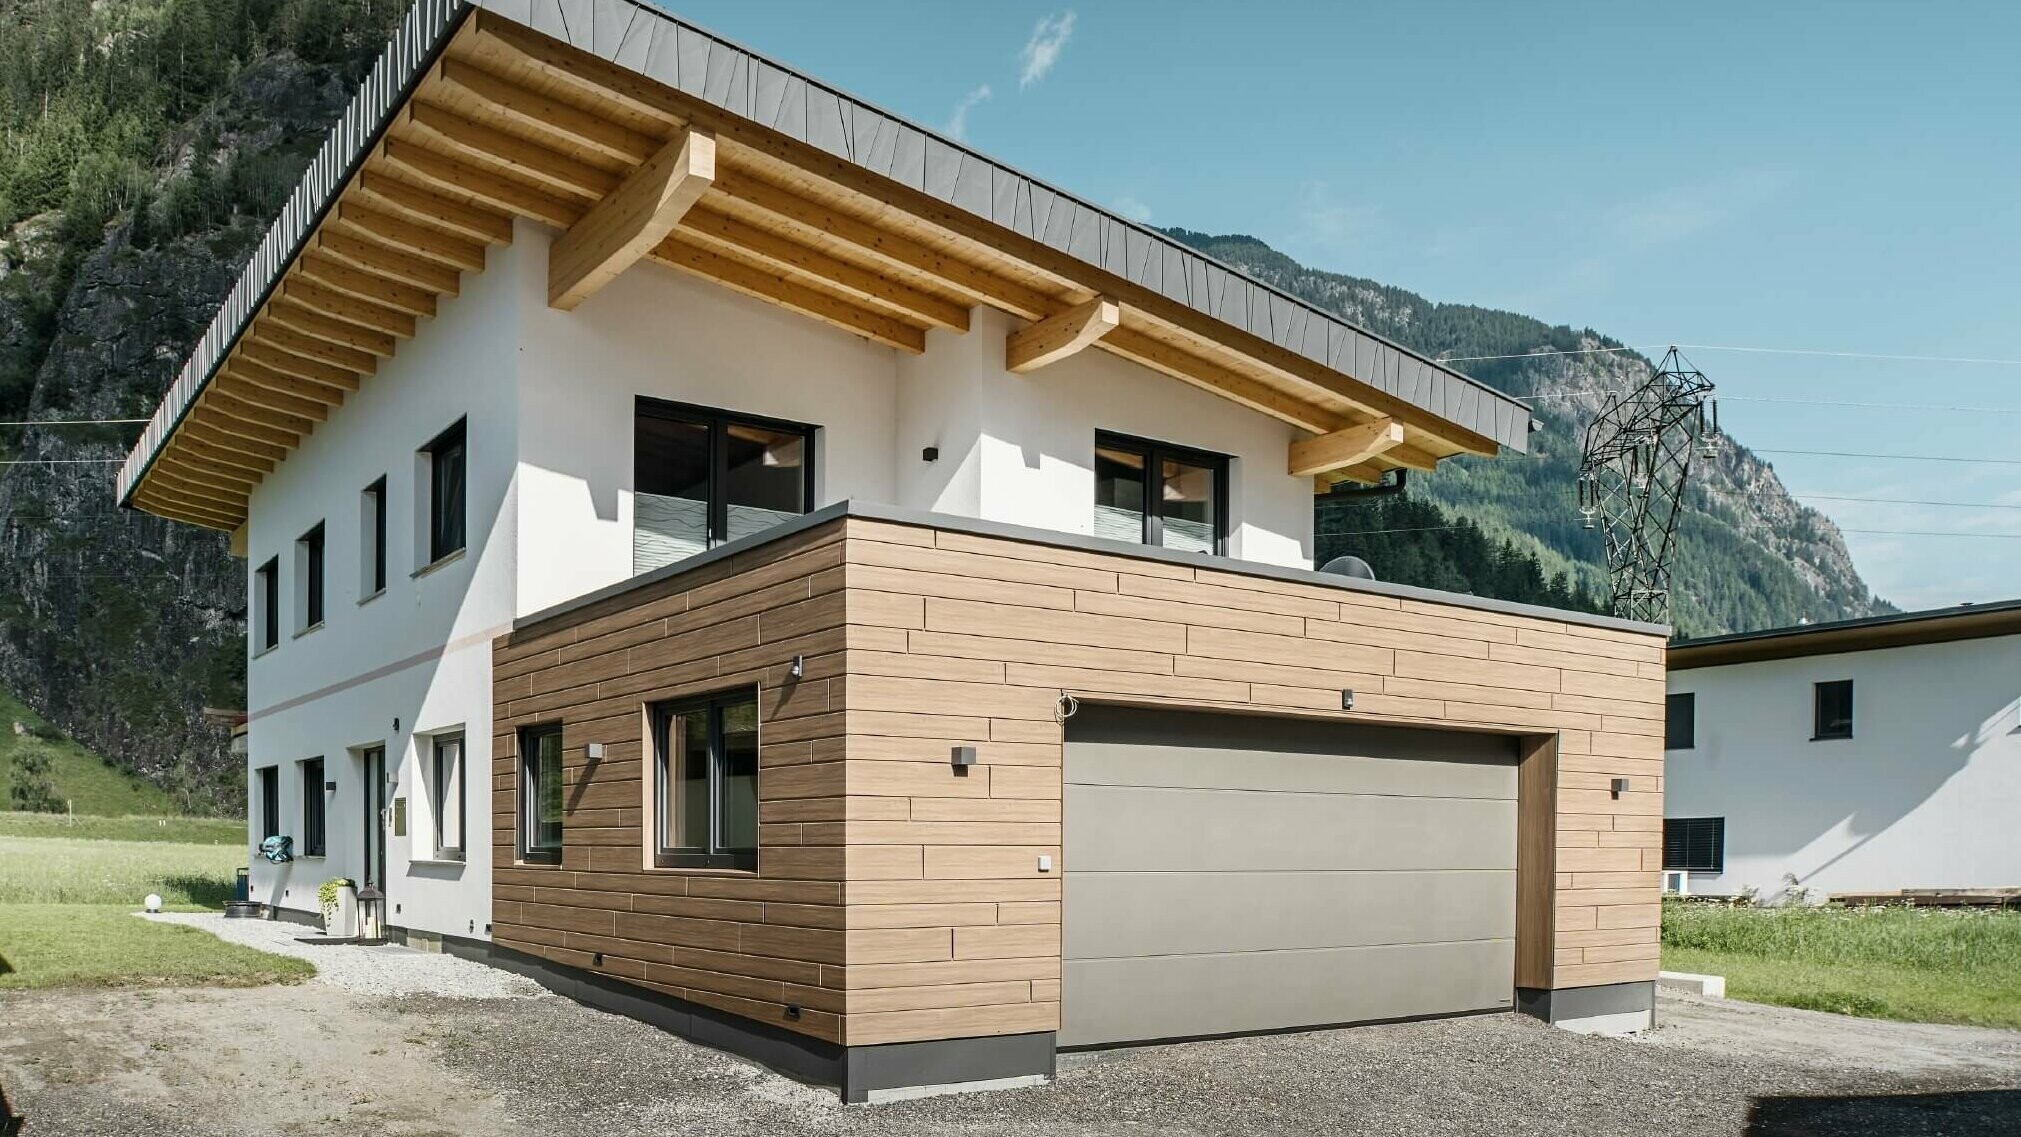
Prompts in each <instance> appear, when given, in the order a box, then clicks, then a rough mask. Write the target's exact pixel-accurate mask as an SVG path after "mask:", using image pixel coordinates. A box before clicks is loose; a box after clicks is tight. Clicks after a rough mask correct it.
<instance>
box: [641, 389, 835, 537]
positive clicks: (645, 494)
mask: <svg viewBox="0 0 2021 1137" xmlns="http://www.w3.org/2000/svg"><path fill="white" fill-rule="evenodd" d="M632 466H633V468H632V475H633V481H632V485H633V488H634V493H633V496H632V513H633V529H632V533H633V536H632V572H634V573H642V572H645V571H647V570H649V569H655V568H658V567H660V566H661V565H666V564H672V563H673V562H675V561H678V560H681V559H683V558H685V557H691V556H693V555H695V554H696V553H699V552H701V551H703V550H704V549H708V548H711V547H712V546H715V545H720V544H723V543H724V542H726V541H734V540H736V539H737V538H739V537H746V536H749V535H751V534H753V533H759V532H762V531H764V530H766V529H769V528H771V527H772V526H774V525H777V524H779V523H780V522H782V521H787V520H790V519H792V518H795V517H798V516H800V515H801V514H803V513H806V512H807V511H808V509H809V508H811V504H812V502H813V500H814V428H813V427H811V426H806V425H803V424H799V423H790V422H780V421H778V420H775V419H762V418H754V417H751V416H749V415H736V414H729V413H726V412H723V411H715V410H707V409H704V408H700V407H689V406H682V405H679V404H675V403H668V402H663V401H661V400H659V399H648V398H644V397H640V399H639V400H638V405H637V413H636V414H635V415H634V417H633V429H632Z"/></svg>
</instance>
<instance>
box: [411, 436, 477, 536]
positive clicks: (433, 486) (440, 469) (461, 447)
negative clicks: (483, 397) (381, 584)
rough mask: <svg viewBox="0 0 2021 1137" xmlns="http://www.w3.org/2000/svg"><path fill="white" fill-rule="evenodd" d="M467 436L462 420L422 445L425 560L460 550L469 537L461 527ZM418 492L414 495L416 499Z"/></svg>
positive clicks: (465, 495)
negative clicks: (425, 517)
mask: <svg viewBox="0 0 2021 1137" xmlns="http://www.w3.org/2000/svg"><path fill="white" fill-rule="evenodd" d="M467 451H468V437H467V432H466V426H465V420H461V419H459V420H457V423H456V425H455V426H452V427H450V428H449V429H448V430H445V431H443V432H442V433H441V434H438V435H436V436H435V439H434V441H432V442H430V443H429V444H428V445H426V446H424V447H422V448H421V456H422V458H423V459H424V462H423V463H422V465H424V466H425V467H426V469H427V477H426V479H425V481H424V484H425V485H426V486H427V490H428V519H427V520H428V529H427V532H426V534H425V537H426V541H425V543H424V547H425V548H426V549H427V550H428V563H429V564H431V565H432V564H434V563H435V562H436V561H439V560H441V559H442V558H444V557H447V556H450V555H452V554H454V553H459V552H462V551H463V546H464V543H465V541H466V540H467V539H468V536H467V534H466V532H465V529H464V519H465V516H466V509H465V502H464V499H465V498H466V497H467V495H468V487H467V486H466V485H465V479H464V474H465V470H466V468H467V466H468V464H469V463H468V453H467ZM418 496H419V495H417V498H418Z"/></svg>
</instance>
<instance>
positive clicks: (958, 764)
mask: <svg viewBox="0 0 2021 1137" xmlns="http://www.w3.org/2000/svg"><path fill="white" fill-rule="evenodd" d="M948 761H949V762H951V763H952V764H953V765H954V772H955V773H957V774H966V773H968V768H969V767H970V766H973V765H975V747H973V746H957V747H955V748H954V750H953V751H952V752H951V753H950V754H949V756H948Z"/></svg>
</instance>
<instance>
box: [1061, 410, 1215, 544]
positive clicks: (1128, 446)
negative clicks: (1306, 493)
mask: <svg viewBox="0 0 2021 1137" xmlns="http://www.w3.org/2000/svg"><path fill="white" fill-rule="evenodd" d="M1095 450H1096V451H1102V450H1122V451H1127V452H1129V453H1132V454H1141V455H1143V457H1144V486H1143V491H1144V532H1143V537H1142V539H1141V540H1139V542H1138V543H1139V544H1143V545H1150V546H1153V547H1156V548H1164V547H1165V515H1164V505H1165V495H1164V494H1163V493H1162V492H1159V491H1160V490H1161V489H1162V486H1163V480H1164V470H1163V467H1164V461H1165V459H1167V458H1170V459H1172V460H1173V461H1177V462H1183V463H1185V464H1186V465H1189V466H1201V467H1205V468H1207V469H1210V470H1212V471H1214V555H1215V556H1217V557H1221V556H1227V555H1228V482H1229V471H1230V468H1231V466H1232V465H1233V462H1232V459H1231V458H1230V456H1229V455H1227V454H1216V453H1215V452H1214V451H1212V450H1200V449H1196V448H1194V447H1191V446H1179V445H1176V444H1173V443H1170V442H1160V441H1158V440H1157V439H1155V438H1140V437H1138V436H1136V435H1133V434H1119V433H1117V432H1115V431H1110V430H1098V431H1096V432H1095ZM1154 481H1155V482H1157V483H1158V484H1157V486H1155V487H1154V485H1153V484H1152V483H1153V482H1154Z"/></svg>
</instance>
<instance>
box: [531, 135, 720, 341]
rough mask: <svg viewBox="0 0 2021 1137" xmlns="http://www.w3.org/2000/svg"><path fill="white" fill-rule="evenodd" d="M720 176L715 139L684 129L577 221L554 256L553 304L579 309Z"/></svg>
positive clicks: (550, 262)
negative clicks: (577, 306) (717, 170)
mask: <svg viewBox="0 0 2021 1137" xmlns="http://www.w3.org/2000/svg"><path fill="white" fill-rule="evenodd" d="M715 180H716V139H715V136H714V135H712V134H708V133H706V132H703V131H693V130H690V131H682V132H681V133H680V134H679V135H677V136H676V137H675V138H673V139H672V140H670V141H669V142H667V144H666V145H664V146H662V147H660V149H659V150H658V152H656V153H655V154H654V155H653V156H652V157H650V158H648V159H646V161H645V164H644V165H642V166H640V167H639V168H638V169H636V170H634V171H632V173H631V175H630V176H628V177H626V178H625V179H624V181H622V182H620V183H618V184H617V185H616V186H615V187H613V188H612V189H611V191H610V192H609V193H607V194H606V195H604V197H603V198H602V199H601V200H600V201H598V202H597V203H596V205H595V206H593V207H591V209H590V211H589V212H588V213H585V214H583V217H582V220H581V221H578V222H576V223H575V224H574V225H572V226H570V227H569V229H568V231H567V232H566V233H563V234H562V235H561V236H560V237H559V238H558V239H557V240H556V241H555V242H554V245H553V247H551V248H550V249H549V250H548V254H547V302H548V304H549V305H550V306H552V307H555V308H560V309H563V310H565V311H566V310H572V309H574V308H575V306H576V305H578V304H581V303H582V302H583V301H584V300H587V299H588V298H589V297H590V296H591V295H593V294H594V293H595V292H596V291H597V290H598V289H600V288H602V287H603V286H604V285H606V284H608V283H610V282H611V281H612V280H615V279H616V278H617V276H618V274H619V273H621V272H623V271H624V270H625V269H627V268H630V267H631V266H632V264H633V263H635V262H636V261H637V260H638V259H639V258H640V257H642V256H645V255H646V253H647V252H649V251H651V250H652V249H653V247H654V246H656V245H658V244H659V243H660V242H661V241H663V240H665V239H666V236H667V234H669V233H671V232H673V231H674V227H675V226H676V225H679V224H680V223H681V218H682V216H683V215H685V214H686V213H687V212H688V210H689V208H691V207H692V206H693V205H694V204H695V202H697V201H700V200H701V197H702V194H703V193H704V192H705V191H706V190H707V189H708V188H709V183H711V182H713V181H715Z"/></svg>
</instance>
